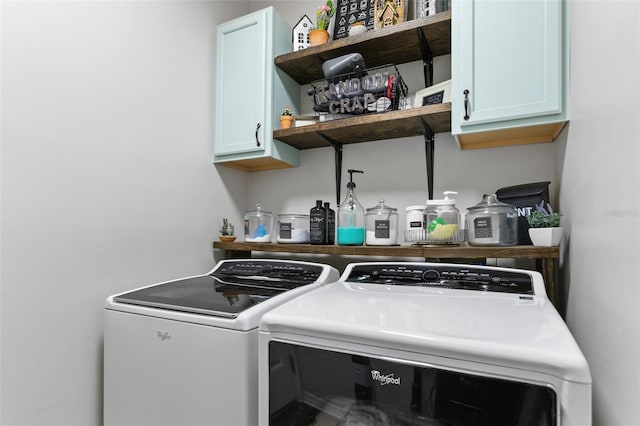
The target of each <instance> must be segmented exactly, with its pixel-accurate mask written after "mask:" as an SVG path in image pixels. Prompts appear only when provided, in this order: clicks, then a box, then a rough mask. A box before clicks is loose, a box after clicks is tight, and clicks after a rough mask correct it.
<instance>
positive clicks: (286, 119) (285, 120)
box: [280, 106, 293, 129]
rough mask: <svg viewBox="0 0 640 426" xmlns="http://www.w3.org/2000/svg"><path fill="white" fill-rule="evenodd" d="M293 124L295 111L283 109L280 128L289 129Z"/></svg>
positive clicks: (287, 108) (289, 108) (288, 108)
mask: <svg viewBox="0 0 640 426" xmlns="http://www.w3.org/2000/svg"><path fill="white" fill-rule="evenodd" d="M292 123H293V110H292V109H291V107H288V106H287V107H284V108H282V112H281V113H280V127H282V128H283V129H289V128H290V127H291V124H292Z"/></svg>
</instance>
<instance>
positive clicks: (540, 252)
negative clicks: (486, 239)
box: [213, 241, 560, 259]
mask: <svg viewBox="0 0 640 426" xmlns="http://www.w3.org/2000/svg"><path fill="white" fill-rule="evenodd" d="M213 248H216V249H222V250H229V251H246V252H251V251H263V252H277V253H284V252H286V253H308V254H332V255H341V256H350V255H351V256H389V257H423V258H425V259H429V258H444V259H479V258H521V259H522V258H525V259H557V258H558V257H559V256H560V251H559V249H558V247H537V246H509V247H482V246H470V245H467V244H462V245H460V246H442V247H440V246H435V247H434V246H408V245H407V246H337V245H326V246H324V245H311V244H276V243H244V242H233V243H225V242H221V241H215V242H214V243H213Z"/></svg>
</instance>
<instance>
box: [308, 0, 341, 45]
mask: <svg viewBox="0 0 640 426" xmlns="http://www.w3.org/2000/svg"><path fill="white" fill-rule="evenodd" d="M335 13H336V6H335V5H334V4H333V1H331V0H327V2H326V3H325V4H323V5H322V6H320V7H319V8H318V10H316V28H315V29H313V30H311V31H309V43H311V46H318V45H320V44H323V43H326V42H327V41H329V31H328V30H329V23H330V22H331V18H332V17H333V15H334V14H335Z"/></svg>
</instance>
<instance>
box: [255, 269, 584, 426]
mask: <svg viewBox="0 0 640 426" xmlns="http://www.w3.org/2000/svg"><path fill="white" fill-rule="evenodd" d="M259 349H260V361H259V385H260V394H259V415H258V417H259V424H261V425H271V426H276V425H287V426H295V425H326V426H328V425H336V426H337V425H340V426H342V425H365V424H366V425H429V426H436V425H449V426H451V425H456V426H463V425H464V426H466V425H481V426H489V425H521V426H545V425H565V426H569V425H579V426H585V425H590V424H591V376H590V372H589V368H588V365H587V362H586V360H585V358H584V356H583V354H582V353H581V351H580V349H579V347H578V345H577V344H576V342H575V340H574V338H573V337H572V335H571V333H570V332H569V330H568V328H567V326H566V325H565V323H564V321H563V320H562V318H561V317H560V316H559V315H558V313H557V312H556V310H555V308H554V307H553V306H552V304H551V303H550V301H549V300H548V298H547V296H546V293H545V289H544V282H543V280H542V277H541V275H540V274H539V273H537V272H533V271H526V270H518V269H506V268H496V267H482V266H470V265H454V264H429V263H359V264H351V265H348V266H347V268H346V269H345V271H344V273H343V274H342V277H341V278H340V280H339V281H338V282H337V283H334V284H331V285H327V286H324V287H321V288H318V289H316V290H314V291H312V292H309V293H307V294H305V295H302V296H300V297H299V298H296V299H294V300H292V301H290V302H288V303H286V304H283V305H281V306H279V307H278V308H275V309H274V310H272V311H270V312H269V313H267V314H266V315H265V316H264V317H263V318H262V321H261V323H260V348H259Z"/></svg>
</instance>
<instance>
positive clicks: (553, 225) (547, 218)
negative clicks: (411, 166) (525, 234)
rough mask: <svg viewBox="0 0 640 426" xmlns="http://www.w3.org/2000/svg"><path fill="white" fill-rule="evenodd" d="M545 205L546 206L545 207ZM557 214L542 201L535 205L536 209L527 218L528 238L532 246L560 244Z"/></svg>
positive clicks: (558, 216) (560, 229)
mask: <svg viewBox="0 0 640 426" xmlns="http://www.w3.org/2000/svg"><path fill="white" fill-rule="evenodd" d="M545 204H546V205H545ZM560 216H561V214H560V213H559V212H554V211H553V209H552V208H551V205H550V204H549V203H545V202H544V200H543V201H541V202H540V204H536V209H535V210H534V211H533V212H531V214H530V215H529V216H527V222H529V237H530V238H531V242H532V243H533V245H534V246H544V247H552V246H557V245H559V244H560V241H561V240H562V228H561V227H560Z"/></svg>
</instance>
